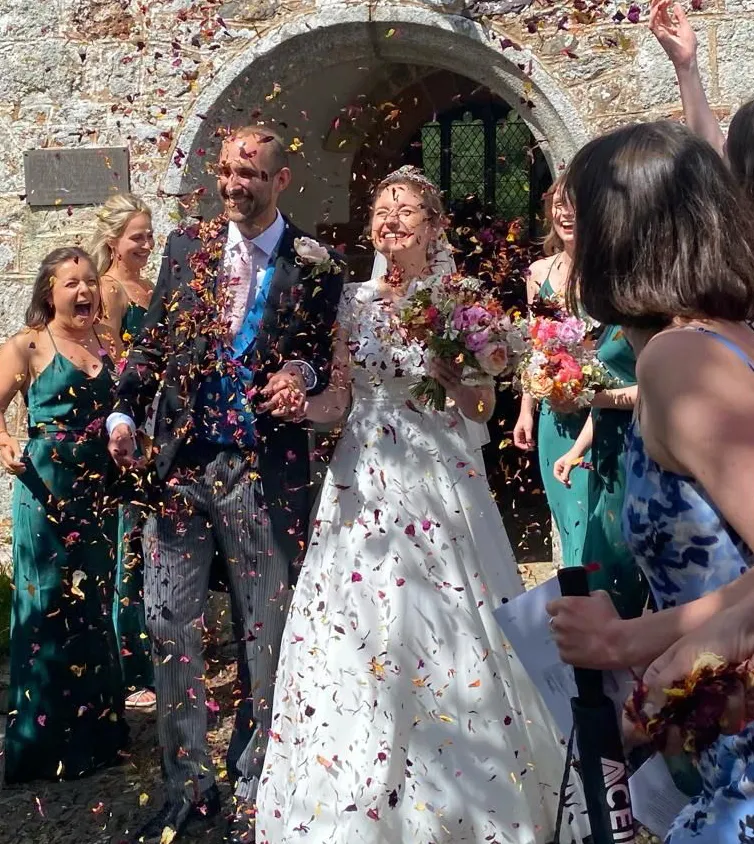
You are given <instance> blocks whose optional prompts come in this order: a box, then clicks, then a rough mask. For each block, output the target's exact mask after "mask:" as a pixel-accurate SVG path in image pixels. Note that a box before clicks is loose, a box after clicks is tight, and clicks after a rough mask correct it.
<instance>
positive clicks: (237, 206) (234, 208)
mask: <svg viewBox="0 0 754 844" xmlns="http://www.w3.org/2000/svg"><path fill="white" fill-rule="evenodd" d="M222 199H223V202H224V204H225V211H226V213H227V215H228V218H229V219H230V220H233V222H234V223H241V224H243V225H244V226H247V227H249V228H254V227H256V226H257V221H258V220H260V219H264V217H265V215H267V214H268V212H269V210H270V205H271V202H272V197H271V196H260V195H259V194H253V193H251V192H250V191H244V192H243V193H236V194H234V195H232V196H231V195H229V194H227V193H226V192H225V191H223V192H222Z"/></svg>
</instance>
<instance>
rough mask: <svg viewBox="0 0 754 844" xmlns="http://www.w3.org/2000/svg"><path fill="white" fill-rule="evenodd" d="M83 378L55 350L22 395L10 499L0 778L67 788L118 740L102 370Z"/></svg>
mask: <svg viewBox="0 0 754 844" xmlns="http://www.w3.org/2000/svg"><path fill="white" fill-rule="evenodd" d="M103 362H105V364H106V365H105V366H103V368H102V370H101V371H100V372H99V374H98V375H97V376H96V377H93V378H90V377H88V376H87V374H86V373H85V372H83V371H82V370H80V369H78V368H77V367H76V366H74V364H72V363H71V362H70V361H69V360H68V359H67V358H66V357H64V356H63V355H61V354H60V353H58V352H57V351H56V354H55V357H54V358H53V360H52V361H51V363H50V364H49V365H48V366H47V367H46V368H45V369H44V371H43V372H42V373H40V375H39V377H38V378H37V379H36V380H35V381H33V382H32V384H31V385H30V387H29V389H28V392H27V394H26V404H27V408H28V413H29V442H28V444H27V446H26V450H25V452H24V455H25V456H24V462H25V463H26V466H27V469H26V472H25V473H24V474H23V475H21V476H20V477H19V478H17V479H16V482H15V489H14V499H13V576H14V585H15V590H14V593H13V606H12V614H11V634H10V636H11V639H10V653H11V663H10V692H9V715H8V724H7V733H6V738H5V757H6V763H5V780H6V782H9V783H12V782H25V781H29V780H32V779H39V778H45V779H62V778H66V779H69V778H76V777H79V776H82V775H84V774H87V773H89V772H91V771H92V770H94V769H95V768H97V767H100V766H102V765H106V764H111V763H114V762H116V761H117V760H118V758H119V751H121V750H122V749H123V748H124V747H125V745H126V742H127V738H128V727H127V726H126V723H125V720H124V718H123V708H124V700H123V698H124V694H123V679H122V676H121V670H120V663H119V659H118V647H117V642H116V639H115V631H114V628H113V623H112V605H113V597H114V576H115V549H116V540H117V515H116V511H115V507H114V506H113V505H112V504H108V502H107V500H106V498H105V495H104V492H103V474H104V468H103V467H106V466H107V461H108V459H109V456H108V453H107V444H106V440H105V439H104V436H103V431H102V428H103V422H104V416H105V415H106V413H107V412H108V409H109V407H110V405H111V397H110V392H111V389H112V375H111V367H112V364H111V362H110V361H109V359H108V358H106V357H104V355H103Z"/></svg>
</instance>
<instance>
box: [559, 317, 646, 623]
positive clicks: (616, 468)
mask: <svg viewBox="0 0 754 844" xmlns="http://www.w3.org/2000/svg"><path fill="white" fill-rule="evenodd" d="M597 356H598V357H599V359H600V360H601V361H602V363H603V364H604V365H605V367H606V369H607V370H608V371H609V373H610V375H612V376H613V378H616V379H618V380H619V381H620V386H622V387H632V386H634V385H635V384H636V357H635V356H634V352H633V349H632V348H631V345H630V344H629V342H628V340H627V339H626V337H625V335H624V333H623V331H622V330H621V329H620V328H619V327H618V326H614V325H613V326H608V327H607V328H605V330H604V332H603V334H602V337H601V338H600V340H599V343H598V347H597ZM632 415H633V411H631V410H612V409H610V410H609V409H606V408H595V409H593V410H592V419H593V423H594V437H593V442H592V460H591V462H592V471H589V472H584V471H582V470H579V469H577V470H575V471H574V472H573V473H572V474H571V477H573V476H574V475H576V474H580V475H586V477H587V485H588V495H587V505H588V511H589V519H588V523H587V529H586V538H585V542H584V551H583V560H584V563H585V564H586V565H588V566H589V569H590V572H589V581H590V584H589V585H590V588H591V589H592V590H594V589H604V590H605V591H607V592H609V593H610V596H611V597H612V599H613V603H614V604H615V606H616V607H617V609H618V611H619V612H620V613H621V615H623V616H624V617H626V618H628V617H635V616H638V615H641V612H642V610H643V608H644V606H645V604H646V601H647V598H648V597H649V589H648V586H647V582H646V580H645V578H644V576H643V575H642V573H641V571H640V569H639V567H638V566H637V565H636V563H635V562H634V558H633V555H632V553H631V552H630V550H629V548H628V546H627V545H626V543H625V541H624V539H623V532H622V512H623V499H624V497H625V489H626V468H625V460H626V434H627V432H628V427H629V425H630V424H631V417H632Z"/></svg>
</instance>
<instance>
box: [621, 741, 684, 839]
mask: <svg viewBox="0 0 754 844" xmlns="http://www.w3.org/2000/svg"><path fill="white" fill-rule="evenodd" d="M628 788H629V790H630V792H631V806H632V809H633V814H634V818H635V819H636V820H637V821H639V823H641V824H643V825H644V826H645V827H646V828H647V829H648V830H649V831H650V832H652V833H654V834H655V835H657V836H659V837H660V838H664V837H665V836H666V835H667V832H668V829H670V824H671V823H672V822H673V820H674V819H675V817H676V815H677V814H678V813H679V812H680V811H681V809H683V807H684V806H685V805H686V804H687V803H688V802H689V798H688V797H687V796H686V795H685V794H684V793H683V792H682V791H679V789H678V788H677V787H676V784H675V783H674V782H673V778H672V777H671V776H670V771H668V766H667V765H666V764H665V760H664V759H663V758H662V756H661V755H660V754H659V753H655V755H654V756H653V757H652V758H651V759H648V760H647V761H646V762H645V763H644V764H643V765H642V766H641V768H639V770H638V771H637V772H636V773H635V774H634V775H633V776H632V777H630V778H629V780H628Z"/></svg>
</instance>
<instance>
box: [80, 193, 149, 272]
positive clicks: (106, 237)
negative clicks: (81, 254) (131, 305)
mask: <svg viewBox="0 0 754 844" xmlns="http://www.w3.org/2000/svg"><path fill="white" fill-rule="evenodd" d="M139 214H146V215H147V216H148V217H149V218H150V220H151V219H152V210H151V209H150V207H149V206H148V205H147V204H146V203H145V202H144V200H142V199H140V198H139V197H138V196H134V194H132V193H116V194H115V195H114V196H111V197H110V198H109V199H108V200H107V202H105V204H104V205H103V206H102V207H101V208H100V210H99V211H98V212H97V225H96V226H95V229H94V234H93V235H92V239H91V241H90V242H89V249H88V252H89V254H90V255H91V256H92V260H93V261H94V267H95V269H96V270H97V273H98V274H99V275H102V274H103V273H105V272H106V271H107V270H108V269H109V268H110V265H111V264H112V262H113V250H112V246H111V245H110V244H111V243H112V242H113V241H115V240H118V239H119V238H120V237H122V235H123V232H124V231H125V230H126V226H127V225H128V224H129V223H130V222H131V220H132V219H133V218H134V217H136V216H137V215H139Z"/></svg>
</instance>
